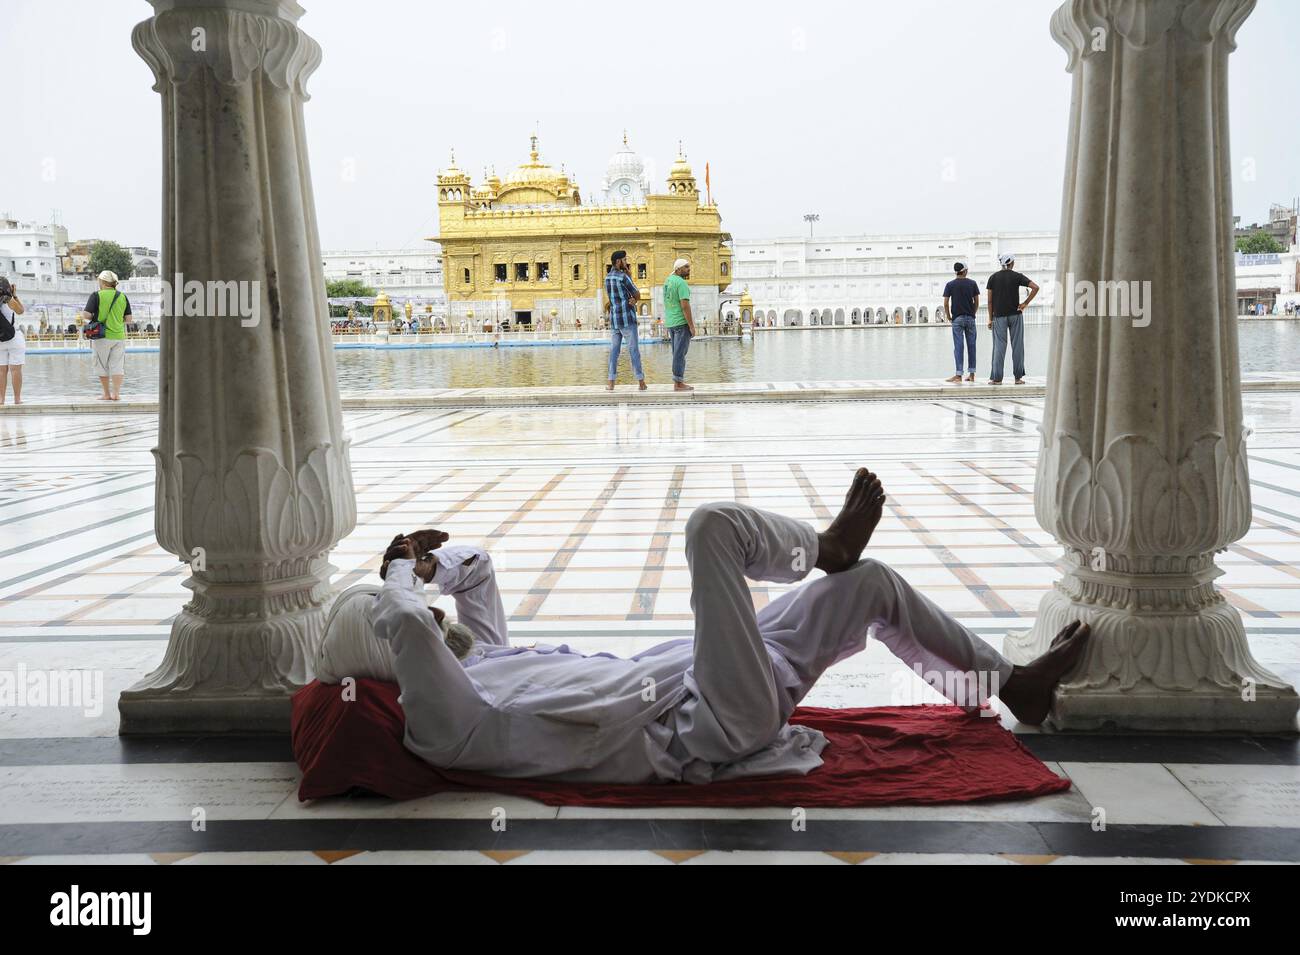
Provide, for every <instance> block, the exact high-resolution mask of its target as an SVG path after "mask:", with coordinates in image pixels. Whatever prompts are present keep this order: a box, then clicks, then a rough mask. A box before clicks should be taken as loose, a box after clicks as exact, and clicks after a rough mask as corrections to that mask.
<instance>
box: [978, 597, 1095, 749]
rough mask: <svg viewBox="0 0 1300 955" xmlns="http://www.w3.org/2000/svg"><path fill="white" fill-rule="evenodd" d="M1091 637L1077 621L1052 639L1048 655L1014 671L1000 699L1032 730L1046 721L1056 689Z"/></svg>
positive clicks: (1073, 666) (1090, 632) (1000, 691)
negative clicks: (1031, 727) (1032, 727)
mask: <svg viewBox="0 0 1300 955" xmlns="http://www.w3.org/2000/svg"><path fill="white" fill-rule="evenodd" d="M1091 635H1092V631H1091V630H1090V629H1089V628H1088V625H1087V624H1086V623H1081V622H1079V621H1078V620H1076V621H1075V622H1074V623H1072V624H1070V625H1069V626H1067V627H1066V628H1065V629H1064V630H1062V631H1061V632H1060V633H1058V634H1057V635H1056V636H1055V637H1054V638H1053V639H1052V645H1051V647H1050V648H1049V649H1048V651H1047V652H1046V653H1044V654H1043V655H1042V656H1040V657H1038V658H1037V659H1036V660H1034V661H1033V662H1032V663H1029V664H1027V665H1026V666H1022V667H1016V668H1015V669H1014V670H1012V672H1011V677H1010V679H1008V680H1007V682H1006V685H1005V686H1003V687H1002V688H1001V689H1000V690H999V691H998V694H997V695H998V697H999V698H1000V699H1001V700H1002V702H1003V703H1005V704H1006V705H1007V708H1008V709H1010V710H1011V712H1012V714H1013V715H1014V716H1015V718H1016V719H1018V720H1019V721H1020V722H1022V723H1028V724H1029V725H1030V726H1038V725H1039V724H1041V723H1042V722H1043V720H1045V719H1047V714H1048V713H1049V712H1050V711H1051V708H1052V694H1053V692H1054V691H1055V690H1056V685H1057V684H1058V683H1060V682H1061V680H1062V679H1063V678H1064V677H1065V675H1066V674H1067V673H1069V672H1070V671H1071V670H1073V669H1074V668H1075V666H1077V665H1078V663H1079V660H1080V659H1081V658H1082V656H1083V651H1084V650H1085V649H1086V648H1087V646H1088V638H1089V637H1090V636H1091Z"/></svg>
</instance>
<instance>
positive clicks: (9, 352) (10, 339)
mask: <svg viewBox="0 0 1300 955" xmlns="http://www.w3.org/2000/svg"><path fill="white" fill-rule="evenodd" d="M24 311H25V309H24V308H23V303H22V302H21V301H19V299H18V290H17V289H16V288H14V287H13V286H12V285H10V284H9V280H8V279H6V278H0V405H2V404H4V403H5V394H6V393H7V392H8V388H9V382H11V381H12V382H13V388H14V404H16V405H20V404H22V403H23V362H24V361H26V360H27V339H25V338H24V337H23V330H22V329H21V328H19V327H18V316H19V315H21V314H22V313H23V312H24Z"/></svg>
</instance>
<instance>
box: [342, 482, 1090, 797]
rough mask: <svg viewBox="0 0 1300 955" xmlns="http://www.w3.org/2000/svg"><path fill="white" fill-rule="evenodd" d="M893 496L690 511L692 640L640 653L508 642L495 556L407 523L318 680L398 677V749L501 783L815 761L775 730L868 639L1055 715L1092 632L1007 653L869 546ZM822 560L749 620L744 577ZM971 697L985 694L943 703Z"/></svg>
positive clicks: (347, 604)
mask: <svg viewBox="0 0 1300 955" xmlns="http://www.w3.org/2000/svg"><path fill="white" fill-rule="evenodd" d="M884 503H885V494H884V491H883V490H882V488H881V485H880V481H879V480H878V479H877V477H876V476H875V475H874V474H872V473H871V472H869V471H868V470H866V469H865V468H861V469H859V470H858V471H857V473H856V474H855V475H854V477H853V481H852V484H851V486H850V487H849V491H848V494H847V496H846V498H845V501H844V507H843V509H842V510H841V511H840V513H839V515H838V516H837V517H836V518H835V519H834V520H833V521H832V522H831V524H830V526H829V527H828V528H827V529H826V530H824V531H821V532H818V531H816V530H814V528H813V527H812V526H811V525H810V524H807V523H805V522H803V521H798V520H794V519H792V518H788V517H782V516H780V515H778V514H772V513H769V512H767V511H762V510H759V509H758V508H754V507H748V506H746V505H743V504H734V503H716V504H705V505H702V506H700V507H698V508H696V510H695V512H694V513H693V514H691V516H690V519H689V520H688V521H687V522H686V561H687V564H688V566H689V568H690V573H691V607H692V609H693V610H694V612H695V637H694V639H693V640H691V639H682V640H673V641H670V642H668V643H664V644H661V645H659V646H657V647H653V648H652V649H649V650H646V651H644V652H642V653H638V654H636V655H635V656H633V657H629V658H621V657H616V656H614V655H612V654H609V653H596V654H584V653H579V652H578V651H576V650H572V649H570V648H569V647H568V646H566V645H563V644H561V645H558V646H547V645H541V644H538V645H532V646H526V647H525V646H511V645H510V641H509V635H508V633H507V630H506V615H505V611H504V609H503V607H502V605H501V597H500V594H499V592H498V590H497V583H496V578H495V574H494V571H493V568H492V561H491V558H490V557H489V556H488V554H487V553H486V552H485V551H483V550H480V549H478V548H475V547H463V546H455V545H453V546H444V544H446V542H447V541H448V539H449V537H448V535H447V534H446V533H444V532H442V531H437V530H421V531H416V532H414V533H411V534H405V535H398V536H397V537H396V538H394V540H393V542H392V544H391V545H390V546H389V548H388V550H387V552H386V553H385V554H384V564H383V568H382V569H381V572H380V573H381V576H382V577H383V578H384V584H383V586H382V588H378V593H376V588H374V587H372V586H362V587H354V588H352V589H351V590H349V591H346V592H345V593H344V594H342V595H341V596H340V597H339V600H338V601H337V602H336V604H335V607H334V609H333V611H332V612H331V616H330V621H329V624H328V625H327V628H326V636H325V639H324V642H323V644H322V651H321V658H320V661H318V663H319V666H318V673H319V674H320V675H321V677H322V679H325V680H327V682H328V681H330V677H331V675H332V676H333V678H334V679H336V680H337V679H341V678H342V677H344V676H354V677H358V676H371V677H377V678H381V679H389V680H395V681H396V682H397V683H398V685H399V686H400V688H401V694H402V695H401V704H402V709H403V710H404V712H405V715H406V738H405V744H406V746H407V748H408V749H410V750H411V751H412V752H414V753H415V754H417V755H418V756H420V757H421V758H423V759H425V760H426V761H427V762H429V763H431V764H432V765H434V766H436V767H439V768H443V769H460V770H471V771H475V772H481V773H488V774H491V775H494V776H506V777H547V778H552V779H564V780H587V781H599V782H618V783H646V782H654V781H677V780H684V781H687V782H697V783H703V782H709V781H711V780H720V779H733V778H736V777H741V776H750V775H770V774H774V773H806V772H808V771H809V770H812V769H814V768H816V767H817V766H819V765H821V756H820V755H819V754H820V753H821V751H822V749H823V748H824V747H825V745H826V739H825V737H824V736H823V735H822V734H821V733H820V732H818V731H816V730H813V729H810V728H808V727H804V726H798V725H795V726H791V725H790V724H788V723H787V722H786V720H787V719H788V718H789V716H790V714H791V713H792V712H793V711H794V709H795V707H796V706H797V705H798V704H799V701H800V700H802V699H803V697H804V696H805V695H806V694H807V693H808V691H809V690H810V689H811V688H812V686H813V684H814V683H816V681H817V679H818V677H819V676H820V675H821V674H822V673H823V672H824V671H825V670H826V669H827V668H828V667H830V666H831V665H832V664H834V663H836V662H837V661H839V660H842V659H844V658H845V657H848V656H851V655H852V654H855V653H859V652H861V651H862V650H863V648H864V647H865V646H866V642H867V638H868V636H869V635H874V636H875V638H876V639H878V640H880V641H881V642H883V643H884V644H885V645H886V646H887V647H889V649H890V650H891V651H892V652H893V653H894V654H895V655H896V656H897V657H899V658H900V659H901V660H903V661H904V662H905V663H907V664H908V665H909V666H912V667H917V668H918V669H919V670H921V671H924V672H926V673H931V672H937V673H948V674H952V673H957V674H960V675H963V676H965V677H969V679H967V680H961V681H956V682H954V681H951V680H946V681H944V687H941V688H940V689H945V688H946V689H945V692H947V694H948V695H949V697H950V698H953V697H954V696H958V697H961V696H965V694H962V693H958V694H953V693H952V689H951V688H952V687H954V686H956V687H963V686H964V687H992V688H993V689H992V695H996V696H998V697H999V698H1000V699H1001V700H1002V702H1003V703H1005V704H1006V705H1007V707H1008V708H1009V709H1010V710H1011V712H1012V713H1013V714H1014V715H1015V716H1016V717H1017V718H1018V719H1020V720H1021V721H1023V722H1026V723H1034V724H1037V723H1041V722H1042V721H1043V720H1044V719H1045V718H1046V716H1047V712H1048V709H1049V706H1050V703H1051V698H1052V691H1053V689H1054V688H1055V686H1056V685H1057V683H1058V682H1059V681H1060V680H1061V678H1062V677H1063V676H1064V675H1065V674H1066V673H1067V672H1069V670H1070V669H1072V668H1073V667H1074V665H1075V664H1076V663H1077V662H1078V660H1079V658H1080V655H1081V653H1082V652H1083V649H1084V646H1085V644H1086V642H1087V640H1088V636H1089V631H1088V627H1087V625H1086V624H1080V623H1079V622H1077V621H1076V622H1075V623H1072V624H1070V625H1069V626H1067V627H1066V628H1065V629H1063V630H1062V631H1061V632H1060V633H1059V634H1058V635H1057V637H1056V638H1055V639H1054V640H1053V641H1052V646H1051V648H1050V649H1049V650H1048V651H1047V652H1046V653H1044V654H1043V655H1042V656H1040V657H1038V658H1037V659H1036V660H1034V661H1033V662H1032V663H1030V664H1028V665H1026V666H1013V665H1012V664H1011V663H1010V662H1009V661H1007V660H1006V659H1005V658H1004V657H1003V656H1002V655H1001V654H999V653H998V652H997V651H995V650H994V649H993V648H992V647H991V646H989V645H988V644H987V643H985V642H984V641H982V640H981V639H980V638H979V637H977V636H976V635H975V634H974V633H972V632H971V631H970V630H968V629H966V628H965V627H963V626H962V625H961V624H959V623H958V622H957V621H956V620H954V619H953V618H952V617H950V616H949V615H948V614H946V613H944V612H943V611H942V610H940V609H939V608H938V607H937V606H936V605H935V604H934V603H932V602H931V601H930V600H929V599H927V598H926V597H924V596H922V595H921V594H919V593H918V592H917V591H916V590H914V589H913V588H912V586H911V585H910V584H908V583H907V581H905V580H903V578H902V577H900V576H899V575H898V574H897V573H896V572H895V571H893V570H892V569H890V568H889V567H887V566H886V565H884V564H882V563H881V562H880V561H878V560H873V559H871V558H863V557H862V552H863V550H864V549H865V548H866V545H867V542H868V541H869V540H870V538H871V534H872V532H873V531H874V530H875V528H876V525H877V524H878V523H879V522H880V518H881V514H882V513H883V508H884ZM814 567H815V568H817V569H819V570H822V571H824V572H825V576H821V577H818V578H816V579H814V580H812V581H809V582H807V583H805V584H803V585H802V586H800V587H798V588H796V589H793V590H790V591H788V592H787V593H785V594H783V595H782V596H780V597H779V598H778V599H776V600H773V601H772V602H771V603H769V604H767V605H766V606H765V607H763V608H762V609H761V610H759V611H757V612H755V610H754V604H753V601H752V599H751V597H750V593H749V588H748V587H747V585H746V583H745V578H746V577H750V578H752V579H754V580H769V581H778V582H793V581H797V580H801V579H803V578H804V577H806V576H807V575H808V574H809V573H810V571H811V570H812V568H814ZM428 583H433V584H436V585H437V586H438V588H439V589H440V591H441V593H443V594H449V595H451V596H452V597H453V598H454V599H455V602H456V613H457V617H458V619H457V621H456V622H455V623H448V621H447V620H446V616H445V614H444V613H443V612H442V611H441V610H439V609H436V608H431V607H429V606H428V600H427V599H426V595H425V593H424V587H425V585H426V584H428ZM953 702H955V703H958V704H961V705H966V706H969V707H970V708H971V709H976V708H978V707H979V705H980V704H983V703H986V702H987V700H986V699H984V698H979V699H976V698H971V697H969V696H967V697H966V698H953Z"/></svg>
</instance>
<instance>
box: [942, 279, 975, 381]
mask: <svg viewBox="0 0 1300 955" xmlns="http://www.w3.org/2000/svg"><path fill="white" fill-rule="evenodd" d="M952 270H953V271H954V272H956V273H957V277H956V278H955V279H953V280H952V281H950V282H949V283H948V284H947V285H945V286H944V287H943V314H944V317H945V318H947V319H948V321H950V322H952V353H953V357H954V358H955V359H956V361H957V374H955V375H953V376H952V377H951V378H948V379H946V380H947V381H952V382H957V381H961V352H962V347H961V346H962V342H963V340H964V341H965V343H966V380H967V381H974V380H975V316H976V315H977V314H978V313H979V308H980V287H979V284H978V283H976V282H975V281H973V280H972V279H968V278H967V277H966V266H965V264H964V263H962V262H955V263H953V267H952Z"/></svg>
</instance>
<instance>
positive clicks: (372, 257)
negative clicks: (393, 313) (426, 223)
mask: <svg viewBox="0 0 1300 955" xmlns="http://www.w3.org/2000/svg"><path fill="white" fill-rule="evenodd" d="M321 259H322V260H323V261H322V264H323V265H324V267H325V281H327V282H337V281H339V280H340V279H357V280H359V281H361V282H363V283H365V284H366V285H369V286H370V287H371V288H373V289H374V290H375V291H376V292H387V293H388V297H389V299H391V300H392V302H393V304H394V305H401V304H404V303H406V302H407V301H410V302H411V303H412V304H413V305H420V306H423V305H432V306H433V307H434V312H435V313H437V312H439V311H442V310H445V309H446V306H447V297H446V295H445V294H444V292H443V285H442V249H441V247H439V246H438V244H437V243H436V242H430V243H428V244H427V245H426V246H425V247H423V248H419V249H368V250H366V251H353V250H346V249H345V250H341V251H337V252H323V253H321Z"/></svg>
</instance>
